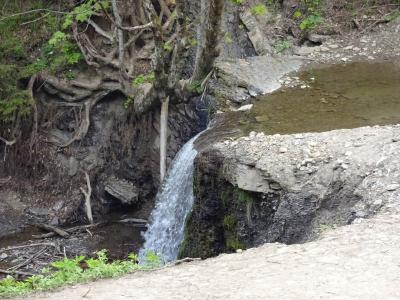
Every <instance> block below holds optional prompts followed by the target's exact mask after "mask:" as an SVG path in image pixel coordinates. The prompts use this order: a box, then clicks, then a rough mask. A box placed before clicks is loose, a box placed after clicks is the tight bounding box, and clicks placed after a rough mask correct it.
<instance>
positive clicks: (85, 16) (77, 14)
mask: <svg viewBox="0 0 400 300" xmlns="http://www.w3.org/2000/svg"><path fill="white" fill-rule="evenodd" d="M109 7H110V2H109V1H98V0H86V1H84V2H83V3H82V4H81V5H78V6H77V7H75V8H74V10H73V11H72V12H70V13H69V14H67V15H66V17H65V19H64V23H63V25H62V28H63V29H67V28H69V27H70V26H71V25H72V24H73V23H74V21H77V22H80V23H83V22H86V21H87V20H89V19H90V18H91V17H92V16H93V15H94V14H96V13H98V12H100V11H101V10H102V9H103V8H104V9H106V10H107V9H108V8H109Z"/></svg>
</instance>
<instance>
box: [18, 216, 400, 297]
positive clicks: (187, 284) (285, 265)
mask: <svg viewBox="0 0 400 300" xmlns="http://www.w3.org/2000/svg"><path fill="white" fill-rule="evenodd" d="M399 258H400V217H399V216H398V215H397V216H393V215H384V216H381V217H379V218H376V219H372V220H360V221H359V222H358V223H357V224H353V225H350V226H344V227H341V228H339V229H336V230H333V231H330V232H327V233H325V235H324V237H323V238H322V239H320V240H318V241H314V242H310V243H306V244H301V245H290V246H287V245H282V244H266V245H264V246H262V247H260V248H254V249H250V250H248V251H244V252H242V253H237V254H228V255H221V256H219V257H216V258H213V259H208V260H205V261H200V262H192V263H188V264H181V265H178V266H175V267H170V268H165V269H162V270H159V271H154V272H138V273H135V274H132V275H129V276H126V277H123V278H119V279H109V280H101V281H97V282H93V283H89V284H85V285H78V286H75V287H69V288H66V289H64V290H60V291H57V292H55V293H47V294H37V295H34V296H31V297H30V299H37V300H39V299H40V300H59V299H96V300H103V299H104V300H106V299H107V300H108V299H113V300H120V299H121V300H122V299H124V300H125V299H146V300H149V299H202V300H203V299H295V300H301V299H304V300H310V299H341V300H345V299H364V300H368V299H371V300H372V299H374V300H375V299H399V298H400V289H399V286H400V265H399ZM24 299H26V298H24Z"/></svg>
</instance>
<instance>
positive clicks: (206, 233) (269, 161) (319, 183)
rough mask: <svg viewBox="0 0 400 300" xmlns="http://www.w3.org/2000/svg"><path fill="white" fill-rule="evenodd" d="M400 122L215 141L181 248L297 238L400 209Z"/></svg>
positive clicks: (203, 158) (198, 172) (194, 252)
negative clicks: (397, 123)
mask: <svg viewBox="0 0 400 300" xmlns="http://www.w3.org/2000/svg"><path fill="white" fill-rule="evenodd" d="M399 154H400V126H399V125H396V126H383V127H379V126H376V127H363V128H357V129H351V130H334V131H330V132H323V133H304V134H295V135H272V136H265V135H264V134H263V133H258V134H256V133H254V132H252V133H250V135H249V136H246V137H241V138H238V139H236V140H226V141H224V142H219V143H215V144H212V145H210V146H209V147H207V148H206V149H203V151H202V152H201V153H200V154H199V156H198V158H197V160H196V168H195V195H196V200H195V204H194V208H193V212H192V214H191V216H190V218H189V219H188V222H187V234H186V239H185V242H184V245H183V247H182V251H181V254H182V256H195V257H197V256H201V257H209V256H213V255H216V254H218V253H221V252H225V251H234V250H236V249H239V248H240V249H242V248H247V247H253V246H258V245H261V244H263V243H265V242H284V243H298V242H305V241H308V240H310V239H313V238H315V237H316V236H318V234H319V233H321V232H322V231H324V230H326V229H329V228H334V227H336V226H340V225H344V224H349V223H351V222H353V221H354V220H355V219H357V218H366V217H369V216H371V215H374V214H376V213H378V212H379V213H382V212H385V211H390V212H391V213H395V212H400V203H399V201H398V199H399V197H400V160H399V159H398V157H399Z"/></svg>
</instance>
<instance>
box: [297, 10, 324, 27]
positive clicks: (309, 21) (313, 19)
mask: <svg viewBox="0 0 400 300" xmlns="http://www.w3.org/2000/svg"><path fill="white" fill-rule="evenodd" d="M322 21H323V18H322V17H321V16H320V15H319V14H315V15H310V16H308V17H307V18H305V19H304V20H303V21H302V22H301V23H300V29H301V30H305V31H307V30H310V29H313V28H315V27H317V26H318V25H319V24H320V23H321V22H322Z"/></svg>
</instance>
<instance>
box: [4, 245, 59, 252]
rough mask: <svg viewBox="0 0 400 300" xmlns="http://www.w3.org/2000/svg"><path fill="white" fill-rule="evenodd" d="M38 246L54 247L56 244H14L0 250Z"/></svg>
mask: <svg viewBox="0 0 400 300" xmlns="http://www.w3.org/2000/svg"><path fill="white" fill-rule="evenodd" d="M39 246H51V247H54V248H56V247H57V246H56V245H55V244H53V243H37V244H29V245H21V246H14V247H8V248H3V249H0V252H3V251H11V250H17V249H24V248H29V247H39Z"/></svg>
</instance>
